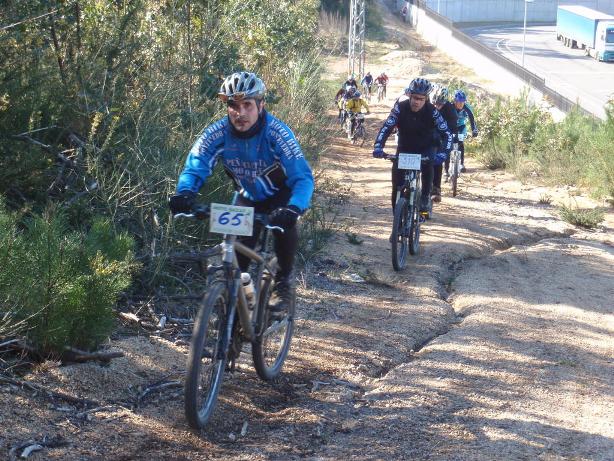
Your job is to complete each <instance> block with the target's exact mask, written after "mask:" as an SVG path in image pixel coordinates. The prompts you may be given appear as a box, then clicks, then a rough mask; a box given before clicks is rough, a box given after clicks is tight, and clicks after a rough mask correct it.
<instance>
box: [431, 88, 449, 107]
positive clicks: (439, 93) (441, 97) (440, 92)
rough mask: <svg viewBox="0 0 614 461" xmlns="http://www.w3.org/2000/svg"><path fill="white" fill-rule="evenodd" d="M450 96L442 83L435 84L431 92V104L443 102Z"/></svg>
mask: <svg viewBox="0 0 614 461" xmlns="http://www.w3.org/2000/svg"><path fill="white" fill-rule="evenodd" d="M449 96H450V94H449V92H448V89H447V88H446V87H445V86H442V85H436V86H435V88H434V89H433V92H432V93H431V101H432V102H433V104H445V103H446V102H447V101H448V97H449Z"/></svg>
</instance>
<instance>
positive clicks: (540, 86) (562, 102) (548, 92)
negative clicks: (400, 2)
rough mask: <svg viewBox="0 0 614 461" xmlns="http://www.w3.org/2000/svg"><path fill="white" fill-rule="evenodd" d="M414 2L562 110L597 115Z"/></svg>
mask: <svg viewBox="0 0 614 461" xmlns="http://www.w3.org/2000/svg"><path fill="white" fill-rule="evenodd" d="M414 4H415V5H416V6H418V7H419V8H421V9H422V10H424V13H425V14H426V15H427V16H428V17H430V18H431V19H433V20H434V21H436V22H438V23H440V24H441V25H443V26H445V27H447V28H448V29H450V31H451V32H452V36H453V37H454V38H456V39H457V40H459V41H460V42H462V43H464V44H465V45H467V46H469V47H471V48H473V49H474V50H476V51H477V52H478V53H480V54H482V55H483V56H486V57H487V58H488V59H490V60H491V61H494V62H495V63H497V64H498V65H500V66H501V67H503V68H504V69H506V70H508V71H509V72H511V73H513V74H514V75H516V76H517V77H518V78H520V79H522V81H524V82H526V83H527V85H529V86H531V87H533V88H535V89H536V90H537V91H539V92H541V93H542V94H543V95H544V96H546V97H548V99H549V101H550V102H551V103H552V104H553V105H554V106H556V107H558V108H559V109H561V110H562V111H564V112H569V111H571V110H572V109H574V108H575V109H579V110H580V111H581V112H582V113H583V114H585V115H588V116H590V117H595V114H593V113H591V112H589V111H587V110H586V109H583V108H582V107H580V105H579V104H578V103H575V102H573V101H572V100H570V99H569V98H567V97H565V96H563V95H562V94H560V93H559V92H557V91H555V90H553V89H552V88H550V87H549V86H547V85H546V80H545V79H544V78H543V77H540V76H539V75H537V74H535V73H533V72H531V71H529V70H527V69H525V68H524V67H522V66H521V65H520V64H517V63H515V62H514V61H512V60H511V59H508V58H506V57H505V56H503V55H501V54H499V53H497V52H495V51H493V50H492V49H490V48H489V47H487V46H486V45H484V44H483V43H480V42H478V41H477V40H475V39H474V38H473V37H470V36H469V35H467V34H466V33H464V32H463V31H461V30H460V29H457V28H456V26H455V25H454V22H453V21H451V20H449V19H448V18H446V17H445V16H442V15H440V14H438V13H437V12H436V11H433V10H431V9H430V8H429V7H428V6H427V5H426V2H423V1H421V0H416V1H415V3H414Z"/></svg>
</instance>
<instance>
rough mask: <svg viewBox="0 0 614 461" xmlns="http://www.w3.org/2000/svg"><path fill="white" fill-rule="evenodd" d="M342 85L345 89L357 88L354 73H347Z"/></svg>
mask: <svg viewBox="0 0 614 461" xmlns="http://www.w3.org/2000/svg"><path fill="white" fill-rule="evenodd" d="M343 86H345V90H346V91H347V90H349V89H350V88H354V89H356V90H357V89H358V85H357V84H356V78H355V77H354V74H352V75H348V79H347V80H346V81H345V83H344V84H343Z"/></svg>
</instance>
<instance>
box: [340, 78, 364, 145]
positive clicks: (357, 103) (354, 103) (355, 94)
mask: <svg viewBox="0 0 614 461" xmlns="http://www.w3.org/2000/svg"><path fill="white" fill-rule="evenodd" d="M348 96H349V97H348V100H347V101H346V103H345V110H347V112H348V115H349V116H350V117H351V120H352V128H351V130H350V132H349V133H348V139H352V135H353V134H354V128H355V127H356V117H353V116H352V114H359V113H361V112H362V108H363V107H364V108H365V110H366V112H367V114H368V113H369V105H368V104H367V101H365V100H364V99H363V98H362V96H361V94H360V92H359V91H351V90H350V91H348Z"/></svg>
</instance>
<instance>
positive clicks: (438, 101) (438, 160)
mask: <svg viewBox="0 0 614 461" xmlns="http://www.w3.org/2000/svg"><path fill="white" fill-rule="evenodd" d="M448 97H449V92H448V89H447V88H446V87H445V86H443V85H436V86H435V89H434V90H433V92H432V93H431V102H432V103H433V105H434V106H435V107H436V108H437V110H438V111H439V113H440V114H441V115H442V117H443V118H444V120H445V121H446V123H447V125H448V128H449V129H450V132H451V133H452V137H453V139H454V140H456V135H457V133H458V127H457V123H458V116H457V115H456V110H455V108H454V104H452V103H451V102H450V101H449V100H448ZM440 141H441V144H440V146H441V147H443V142H445V140H443V139H442V140H440ZM436 142H437V140H436ZM444 160H445V165H446V170H445V171H446V181H447V180H448V168H449V167H450V157H449V156H448V155H445V154H444V149H443V148H440V149H438V151H437V156H436V157H435V162H434V163H435V166H434V175H433V195H432V197H433V202H441V173H442V170H443V164H442V163H443V162H444Z"/></svg>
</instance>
